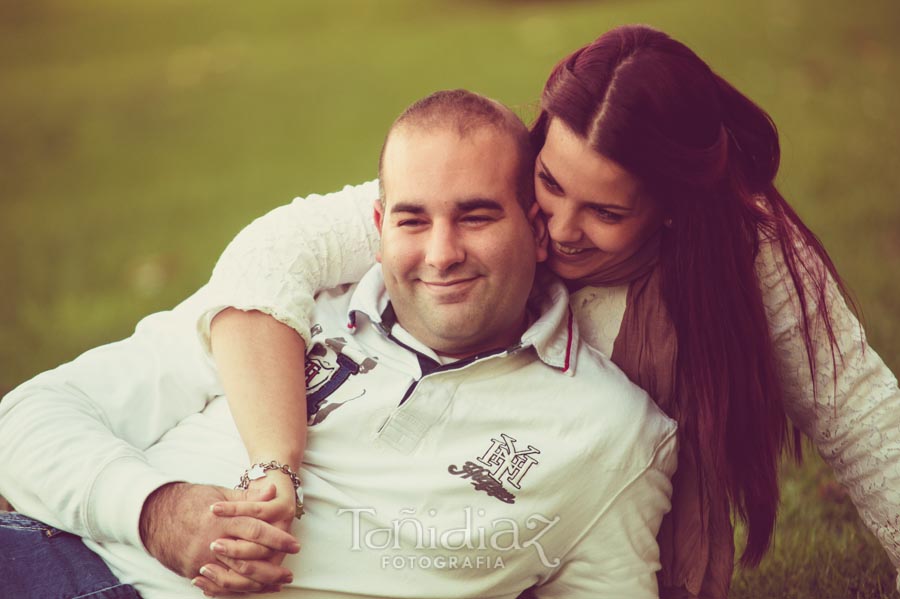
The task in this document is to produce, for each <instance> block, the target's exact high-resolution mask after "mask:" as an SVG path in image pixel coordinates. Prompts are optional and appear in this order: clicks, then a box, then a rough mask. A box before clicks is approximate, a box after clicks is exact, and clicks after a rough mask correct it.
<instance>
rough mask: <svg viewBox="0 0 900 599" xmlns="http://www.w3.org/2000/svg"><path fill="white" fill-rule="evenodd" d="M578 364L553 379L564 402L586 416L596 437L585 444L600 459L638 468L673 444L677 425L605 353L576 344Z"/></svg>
mask: <svg viewBox="0 0 900 599" xmlns="http://www.w3.org/2000/svg"><path fill="white" fill-rule="evenodd" d="M576 351H577V352H578V362H577V363H578V368H577V370H576V371H575V373H574V375H573V376H571V377H565V378H567V379H568V381H566V382H565V383H562V381H561V379H562V378H563V377H560V379H558V380H557V384H562V385H563V387H565V389H566V390H565V392H564V393H565V395H566V397H567V403H568V404H569V405H570V406H572V407H576V406H577V409H578V411H579V412H581V413H582V414H586V415H589V416H590V421H591V426H592V427H593V429H594V430H593V432H594V433H595V436H594V437H593V440H594V442H593V443H592V444H591V446H590V447H588V448H586V450H587V451H588V452H589V453H592V454H596V455H598V457H602V458H603V463H604V464H606V465H607V466H612V465H614V464H616V460H617V459H618V460H619V467H628V465H629V464H632V465H634V466H636V467H640V466H641V464H646V463H649V462H650V461H652V460H653V459H654V456H655V455H656V454H657V453H658V452H659V451H660V448H663V447H667V446H670V445H671V446H674V439H675V435H676V429H677V425H676V423H675V421H674V420H672V419H671V418H669V417H668V416H667V415H666V414H665V413H664V412H663V411H662V410H661V409H660V408H659V406H657V405H656V402H654V401H653V399H652V398H650V396H649V395H648V394H647V392H646V391H644V390H643V389H641V388H640V387H638V386H637V385H636V384H635V383H633V382H632V381H631V380H629V379H628V377H627V376H626V375H625V373H624V372H622V370H621V369H620V368H619V367H618V366H616V364H615V363H613V361H612V360H611V359H609V357H607V356H606V355H604V354H603V353H601V352H600V351H599V350H597V349H596V348H594V347H592V346H590V345H587V344H585V343H579V344H578V346H577V348H576Z"/></svg>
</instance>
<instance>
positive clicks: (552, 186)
mask: <svg viewBox="0 0 900 599" xmlns="http://www.w3.org/2000/svg"><path fill="white" fill-rule="evenodd" d="M538 179H540V180H541V182H542V183H543V184H544V187H546V188H547V189H549V190H550V191H552V192H554V193H560V192H561V191H562V188H561V187H560V186H559V183H557V182H556V181H554V180H553V179H552V178H550V175H548V174H547V173H542V172H539V173H538Z"/></svg>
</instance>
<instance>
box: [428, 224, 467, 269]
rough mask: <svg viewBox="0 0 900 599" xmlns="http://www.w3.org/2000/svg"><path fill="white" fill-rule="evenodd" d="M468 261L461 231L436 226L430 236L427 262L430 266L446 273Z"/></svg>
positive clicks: (440, 225)
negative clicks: (456, 265)
mask: <svg viewBox="0 0 900 599" xmlns="http://www.w3.org/2000/svg"><path fill="white" fill-rule="evenodd" d="M465 259H466V251H465V248H464V247H463V243H462V239H461V238H460V235H459V231H457V230H456V229H455V228H454V227H451V226H448V225H443V224H435V225H434V226H433V227H432V229H431V232H430V233H429V236H428V247H427V248H426V250H425V261H426V262H427V263H428V265H429V266H431V267H433V268H435V269H437V270H440V271H444V270H447V269H449V268H451V267H452V266H454V265H455V264H459V263H461V262H463V261H465Z"/></svg>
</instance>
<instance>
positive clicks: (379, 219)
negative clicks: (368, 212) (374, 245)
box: [372, 198, 384, 262]
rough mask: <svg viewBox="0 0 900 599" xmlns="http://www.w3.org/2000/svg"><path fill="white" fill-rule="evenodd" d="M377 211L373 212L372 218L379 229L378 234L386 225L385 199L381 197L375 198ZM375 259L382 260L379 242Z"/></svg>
mask: <svg viewBox="0 0 900 599" xmlns="http://www.w3.org/2000/svg"><path fill="white" fill-rule="evenodd" d="M374 207H375V211H374V212H373V214H372V218H374V219H375V228H376V229H378V235H381V227H382V226H383V225H384V201H383V200H382V199H381V198H378V199H377V200H375V204H374ZM375 261H376V262H381V245H380V244H379V246H378V250H376V251H375Z"/></svg>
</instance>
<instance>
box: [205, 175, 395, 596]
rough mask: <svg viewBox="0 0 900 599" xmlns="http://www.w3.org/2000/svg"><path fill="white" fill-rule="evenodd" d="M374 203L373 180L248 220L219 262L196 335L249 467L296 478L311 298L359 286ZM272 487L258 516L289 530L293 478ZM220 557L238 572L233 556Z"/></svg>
mask: <svg viewBox="0 0 900 599" xmlns="http://www.w3.org/2000/svg"><path fill="white" fill-rule="evenodd" d="M377 197H378V186H377V183H375V182H371V183H366V184H363V185H360V186H357V187H346V188H344V190H342V191H341V192H338V193H334V194H329V195H327V196H314V197H310V198H307V199H305V200H303V199H298V200H295V201H294V202H293V203H292V204H290V205H288V206H283V207H281V208H277V209H275V210H273V211H272V212H270V213H269V214H267V215H265V216H263V217H262V218H260V219H257V220H256V221H254V222H253V223H251V224H250V225H249V226H248V227H247V228H245V229H244V230H243V231H242V232H241V233H240V234H239V235H238V236H237V237H236V238H235V239H234V240H233V241H232V242H231V244H229V246H228V248H227V249H226V250H225V252H224V253H223V255H222V257H221V258H220V259H219V262H218V264H217V265H216V268H215V270H214V272H213V277H212V280H211V281H210V284H209V286H208V287H209V297H210V303H209V304H208V305H207V306H206V309H205V311H204V312H203V314H202V315H201V317H200V320H199V330H200V335H201V339H202V340H203V341H204V344H205V345H207V347H208V349H210V351H211V353H212V355H213V357H214V359H215V362H216V366H217V368H218V371H219V375H220V378H221V380H222V386H223V388H224V390H225V393H226V395H227V397H228V404H229V406H230V408H231V412H232V416H233V418H234V421H235V424H236V425H237V428H238V431H239V432H240V434H241V438H242V440H243V442H244V445H245V446H246V448H247V453H248V457H249V463H248V466H249V465H250V464H253V463H258V462H268V461H272V460H274V461H276V462H279V463H281V464H286V465H287V466H289V467H290V468H291V469H292V470H293V471H294V472H298V471H299V468H300V463H301V462H302V457H303V450H304V448H305V444H306V418H307V411H306V378H305V353H306V344H307V342H308V340H309V336H310V332H309V329H310V325H311V323H310V316H311V312H312V308H313V305H314V295H315V293H316V292H317V291H319V290H321V289H326V288H330V287H334V286H336V285H339V284H342V283H348V282H354V281H356V280H358V279H359V278H360V277H361V276H362V275H363V274H364V273H365V271H366V270H368V268H369V267H370V266H371V265H372V263H373V261H374V250H375V247H376V242H377V232H376V231H375V227H374V222H373V220H372V213H373V209H374V208H373V203H374V201H375V199H377ZM238 474H240V473H236V476H237V475H238ZM269 484H273V485H275V487H276V490H277V492H276V496H275V498H274V499H273V500H272V501H271V502H269V505H267V506H265V508H263V509H264V510H265V513H264V515H261V517H264V518H265V519H267V520H268V521H269V522H272V523H273V524H277V525H279V526H281V527H282V528H283V529H284V530H289V529H290V526H291V523H292V522H293V519H294V507H295V497H294V491H293V486H292V484H291V482H290V479H289V478H288V477H287V476H286V475H284V474H282V473H280V472H278V471H270V472H269V473H268V474H267V476H266V477H265V478H264V479H260V480H258V481H255V482H254V483H252V484H251V486H252V487H253V488H256V487H262V486H265V485H269ZM280 557H281V556H273V557H272V561H275V562H280ZM222 559H223V562H224V564H225V565H227V566H233V565H234V562H233V561H231V560H229V556H228V555H225V556H223V558H222ZM206 571H207V572H208V575H207V576H208V578H210V580H212V581H214V582H215V583H216V586H209V585H208V584H207V583H206V581H204V580H202V579H198V581H197V583H198V586H201V587H205V590H208V591H213V590H219V589H217V588H216V587H219V588H221V585H222V583H223V582H224V581H225V580H227V581H228V582H229V584H230V585H231V586H232V588H231V590H244V589H243V587H246V589H245V590H255V589H254V588H253V585H252V584H248V583H247V579H245V578H243V577H240V576H239V575H236V573H235V572H234V571H233V570H227V569H226V568H223V567H221V566H219V565H216V564H210V565H209V566H208V568H207V570H206Z"/></svg>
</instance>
